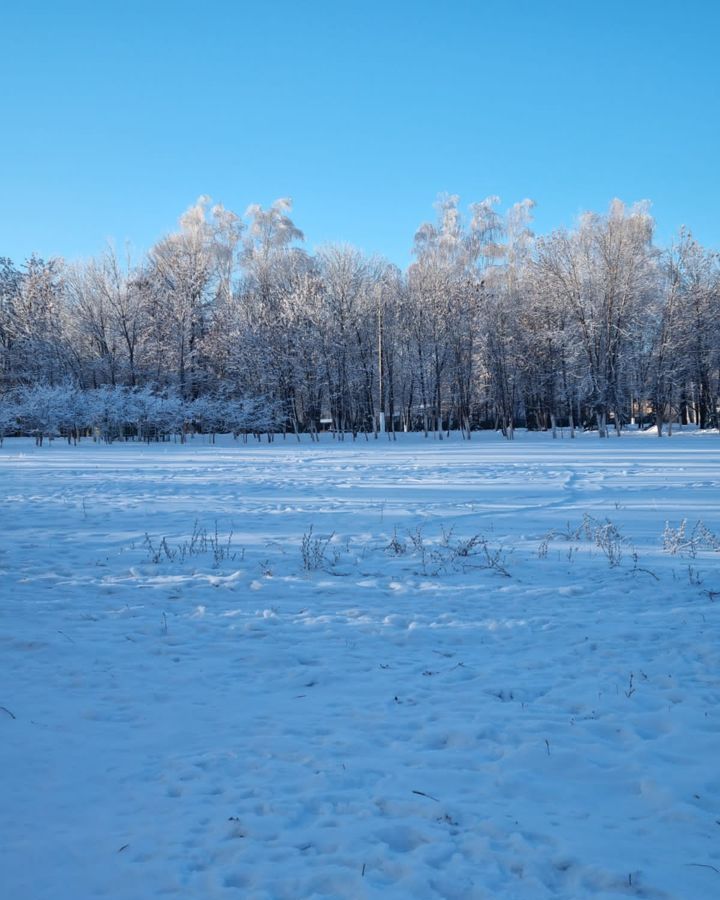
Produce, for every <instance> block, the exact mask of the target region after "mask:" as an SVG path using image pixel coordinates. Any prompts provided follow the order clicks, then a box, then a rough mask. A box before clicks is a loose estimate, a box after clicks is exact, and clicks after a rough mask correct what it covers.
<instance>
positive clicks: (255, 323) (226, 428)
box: [0, 195, 720, 443]
mask: <svg viewBox="0 0 720 900" xmlns="http://www.w3.org/2000/svg"><path fill="white" fill-rule="evenodd" d="M533 207H534V203H533V202H532V201H530V200H523V201H522V202H519V203H516V204H514V205H512V206H511V207H509V208H508V209H506V210H505V211H501V209H500V201H499V199H498V198H497V197H489V198H487V199H485V200H483V201H481V202H478V203H473V204H471V205H470V206H469V208H468V211H467V213H466V214H464V213H463V211H462V209H461V207H460V202H459V198H458V197H457V196H448V195H444V196H442V197H441V198H440V199H439V200H438V202H437V204H436V211H437V215H436V219H435V221H434V222H429V223H425V224H423V225H421V226H420V228H419V229H418V230H417V232H416V234H415V236H414V242H413V262H412V263H411V265H409V267H408V268H407V270H406V271H401V270H400V269H399V268H398V267H397V266H395V265H393V264H391V263H389V262H387V261H386V260H384V259H382V258H378V257H374V256H368V255H365V254H363V253H362V252H360V251H359V250H357V249H354V248H353V247H350V246H348V245H342V244H340V245H330V246H325V247H321V248H320V249H318V250H317V251H316V252H314V253H310V252H307V251H306V250H305V249H303V241H304V238H303V233H302V231H301V230H300V229H299V228H298V227H297V226H296V224H295V222H294V221H293V219H292V217H291V216H292V205H291V202H290V201H289V200H278V201H276V202H275V203H273V204H272V205H271V206H269V207H268V208H262V207H261V206H259V205H252V206H250V207H249V208H248V209H247V211H246V212H245V214H244V215H242V216H241V215H238V214H236V213H233V212H231V211H230V210H228V209H226V208H224V207H223V206H222V205H219V204H216V205H213V204H212V202H211V201H210V199H209V198H207V197H200V198H199V199H198V201H197V202H196V203H195V204H194V205H192V206H191V207H190V208H189V209H188V210H187V211H186V212H185V213H184V214H183V215H182V217H181V218H180V220H179V226H178V228H177V231H176V232H175V233H172V234H169V235H167V236H166V237H164V238H162V239H161V240H160V241H158V243H156V244H155V245H154V246H153V247H152V248H151V249H150V250H149V251H148V252H147V253H146V254H145V255H144V256H143V258H142V259H140V260H139V261H135V260H133V259H131V258H130V256H129V253H127V252H126V253H121V252H119V251H118V250H117V249H116V248H114V247H112V246H109V247H108V249H107V250H106V251H105V252H104V253H103V254H102V255H101V256H99V257H97V258H94V259H90V260H88V261H84V262H65V261H63V260H61V259H48V260H44V259H42V258H40V257H39V256H32V257H31V258H30V259H28V260H27V261H25V262H24V263H23V264H22V265H16V264H15V263H14V262H12V261H11V260H9V259H7V258H0V439H2V437H3V436H8V435H13V434H25V435H34V436H35V438H36V440H37V442H38V443H42V441H43V440H44V439H45V438H49V437H54V436H56V435H62V436H64V437H66V438H67V439H68V440H78V439H79V438H81V437H82V436H83V435H89V434H94V435H95V436H96V437H99V438H101V439H104V440H107V441H112V440H116V439H141V440H155V439H164V438H167V437H169V436H173V435H174V436H180V438H181V439H184V437H185V436H186V435H187V434H189V433H192V432H203V433H207V434H210V435H214V434H215V433H218V432H233V433H234V434H235V435H236V436H238V435H245V436H247V435H253V434H254V435H256V436H259V435H260V434H266V435H267V436H268V439H272V436H273V435H276V434H296V435H298V436H299V435H301V434H309V435H310V436H312V437H313V438H314V437H316V436H317V435H318V434H319V433H320V432H321V431H332V432H333V433H334V434H335V435H336V436H338V437H345V436H346V435H352V436H354V437H356V436H358V435H360V434H365V435H373V434H374V435H377V434H378V433H382V432H384V433H387V434H388V435H389V436H390V437H391V438H392V437H393V436H394V435H395V434H396V433H397V432H399V431H420V432H424V433H425V434H426V435H430V434H433V435H435V436H437V437H442V435H443V434H444V433H447V432H449V431H451V430H457V431H460V432H462V434H463V435H464V436H465V437H468V438H469V437H470V435H471V433H472V432H473V431H474V430H476V429H488V428H491V429H497V430H499V431H501V432H502V434H503V435H504V436H505V437H507V438H508V439H511V438H512V437H513V433H514V431H515V429H516V428H518V427H525V428H529V429H534V430H548V431H552V433H553V435H554V436H555V435H556V434H557V433H558V429H560V428H563V429H567V430H568V431H569V434H570V435H571V436H574V434H575V432H576V429H592V430H595V431H596V432H597V434H598V435H599V436H600V437H601V438H602V437H607V436H608V434H609V433H610V432H611V431H615V432H616V433H617V434H620V432H621V430H622V428H623V427H624V426H625V425H627V424H629V423H633V424H635V425H637V426H639V427H656V428H657V433H658V435H660V436H662V435H663V433H668V432H670V433H671V430H672V427H673V424H674V423H681V424H694V425H697V426H698V427H700V428H703V429H706V428H717V427H718V425H719V424H720V423H719V421H718V414H719V409H720V315H718V311H719V308H720V303H719V300H720V264H719V261H718V254H717V253H716V252H715V251H714V250H711V249H706V248H704V247H702V246H700V245H699V244H698V243H697V242H696V241H695V240H694V239H693V237H692V234H691V232H690V231H689V230H687V229H683V230H681V231H680V233H679V234H678V235H677V237H676V239H675V240H673V242H672V243H671V245H670V246H668V247H660V246H658V245H657V244H656V242H655V240H654V222H653V219H652V217H651V215H650V212H649V205H648V204H647V203H645V202H643V203H638V204H635V205H633V206H625V205H624V204H623V203H622V202H620V201H618V200H614V201H613V202H612V203H611V204H610V206H609V209H608V210H607V212H605V213H592V212H590V213H586V214H584V215H582V216H581V217H580V218H579V219H578V221H577V223H576V224H575V226H574V227H573V228H572V229H558V230H556V231H554V232H552V233H550V234H548V235H545V236H541V237H538V236H535V235H534V234H533V231H532V213H533Z"/></svg>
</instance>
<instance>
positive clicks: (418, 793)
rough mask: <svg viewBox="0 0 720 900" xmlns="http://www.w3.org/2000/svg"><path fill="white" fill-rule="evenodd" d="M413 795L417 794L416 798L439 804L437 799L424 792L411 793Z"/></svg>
mask: <svg viewBox="0 0 720 900" xmlns="http://www.w3.org/2000/svg"><path fill="white" fill-rule="evenodd" d="M413 794H417V795H418V797H427V798H428V800H434V801H435V802H436V803H439V802H440V801H439V800H438V798H437V797H433V796H432V794H426V793H425V791H413Z"/></svg>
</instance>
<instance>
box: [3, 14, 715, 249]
mask: <svg viewBox="0 0 720 900" xmlns="http://www.w3.org/2000/svg"><path fill="white" fill-rule="evenodd" d="M719 39H720V2H717V0H684V2H682V3H679V2H672V3H671V2H666V0H624V2H617V0H604V2H602V3H601V2H592V3H591V2H585V0H574V2H566V0H557V2H555V0H534V2H529V0H515V2H504V0H494V2H486V0H476V2H470V0H468V2H457V0H445V2H441V0H433V2H427V0H416V2H412V3H406V2H392V0H384V2H376V0H364V2H352V0H348V2H342V0H335V2H326V0H308V2H305V3H300V2H297V0H295V2H286V0H273V2H254V3H245V2H240V0H238V2H230V0H224V2H220V0H203V2H198V0H195V2H191V3H190V2H186V0H173V2H165V0H147V2H144V3H142V2H138V0H124V2H121V3H120V2H115V0H93V2H64V0H53V2H50V0H46V2H37V0H36V2H33V0H23V2H20V0H17V2H14V3H10V2H8V3H5V4H3V9H2V16H1V18H0V96H1V97H2V123H3V124H2V129H1V131H0V174H1V176H2V190H1V191H0V256H2V255H7V256H10V257H12V258H13V259H15V260H16V261H17V262H20V261H21V260H22V259H23V258H24V257H25V256H27V255H28V254H29V253H30V252H31V251H33V250H36V251H38V252H39V253H40V254H41V255H43V256H46V257H47V256H51V255H62V256H65V257H67V258H71V259H72V258H77V257H87V256H90V255H92V254H95V253H97V252H99V251H101V250H102V249H103V247H104V245H105V243H106V241H107V239H108V238H114V239H115V240H116V241H117V242H118V244H122V242H123V241H125V240H127V239H129V240H131V241H132V242H133V244H134V245H135V247H136V248H137V250H138V252H139V251H142V250H145V249H147V248H148V247H149V246H150V245H151V244H152V243H153V241H155V240H156V239H158V238H159V237H160V236H161V235H162V234H164V233H166V232H167V231H169V230H171V229H172V228H173V227H174V226H175V223H176V221H177V217H178V216H179V214H180V213H181V212H182V211H183V210H184V209H185V208H186V207H187V206H188V205H189V204H190V203H191V202H192V201H193V200H194V199H195V198H196V197H197V196H198V195H199V194H201V193H205V194H210V195H211V196H212V197H213V199H214V200H217V201H221V202H223V203H224V204H225V205H226V206H227V207H229V208H231V209H234V210H236V211H237V212H243V211H244V210H245V207H246V206H247V205H248V204H249V203H251V202H259V203H262V204H267V203H270V202H271V201H272V200H274V199H275V198H276V197H280V196H291V197H292V198H293V199H294V202H295V213H294V215H295V219H296V222H297V224H298V225H299V227H300V228H302V229H303V230H304V231H305V234H306V236H307V245H308V247H309V248H310V249H312V248H313V247H315V246H317V245H318V244H321V243H323V242H327V241H348V242H350V243H353V244H355V245H357V246H359V247H361V248H363V249H364V250H366V251H369V252H379V253H382V254H383V255H385V256H387V257H388V258H390V259H391V260H393V261H394V262H397V263H398V264H400V265H405V264H406V263H407V262H408V261H409V258H410V253H409V251H410V246H411V243H412V237H413V234H414V231H415V229H416V228H417V226H418V225H419V224H420V222H422V221H423V220H425V219H428V218H431V217H432V216H433V208H432V204H433V202H434V200H435V197H436V195H437V194H438V193H439V192H442V191H447V192H451V193H458V194H460V196H461V199H462V202H463V204H467V203H469V202H471V201H473V200H479V199H482V198H483V197H485V196H487V195H488V194H499V195H500V196H501V197H502V200H503V202H504V203H505V204H509V203H511V202H513V201H515V200H520V199H522V198H523V197H527V196H529V197H532V198H533V199H535V200H536V201H537V203H538V207H537V211H536V212H537V218H536V229H537V230H538V231H539V232H544V231H548V230H550V229H552V228H553V227H556V226H558V225H562V224H567V225H569V224H571V223H572V222H573V220H574V218H575V216H576V215H577V214H578V213H579V212H580V211H582V210H584V209H604V208H605V207H606V206H607V204H608V202H609V201H610V199H611V198H612V197H614V196H618V197H620V198H622V199H624V200H626V201H632V200H637V199H645V198H647V199H650V200H652V201H653V211H654V213H655V216H656V219H657V223H658V236H659V238H660V239H661V240H662V241H667V240H669V238H670V236H671V235H672V233H673V231H674V230H675V229H676V228H677V227H678V226H680V225H681V224H683V223H685V224H687V225H689V226H690V227H691V228H692V230H693V232H694V233H695V235H696V237H697V238H698V239H699V240H700V241H702V242H703V243H706V244H709V245H713V246H716V247H720V177H719V172H718V167H719V166H720V114H719V113H720V102H719V101H720V96H719V95H720V62H719V60H720V53H719V52H718V41H719Z"/></svg>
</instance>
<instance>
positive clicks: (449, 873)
mask: <svg viewBox="0 0 720 900" xmlns="http://www.w3.org/2000/svg"><path fill="white" fill-rule="evenodd" d="M0 509H1V510H2V521H3V525H4V528H3V537H2V540H1V543H0V575H1V576H2V578H1V580H0V592H1V593H2V602H1V603H0V617H1V618H0V629H1V630H0V640H1V641H2V643H1V645H0V772H1V773H2V775H1V778H2V785H1V793H0V796H1V797H2V803H1V804H0V827H1V829H2V836H3V840H2V847H1V849H0V894H1V895H2V896H3V897H7V898H12V900H50V898H52V900H66V898H67V900H86V898H95V897H108V898H113V900H115V898H117V900H139V898H146V897H148V898H149V897H163V896H168V897H186V898H225V897H232V896H237V897H242V898H258V900H260V898H267V900H275V898H287V900H298V898H311V897H318V898H319V897H337V898H356V897H357V898H364V897H398V898H405V897H407V898H419V900H422V898H458V900H460V898H461V900H466V898H498V897H502V898H505V897H507V898H510V897H513V898H546V897H547V898H549V897H562V898H581V897H593V898H596V897H597V898H600V897H603V898H610V897H646V898H693V900H702V898H713V897H718V896H720V765H719V764H718V760H719V759H720V728H719V726H720V711H719V709H718V703H719V701H720V676H719V674H718V673H719V672H720V644H719V642H718V635H719V634H720V627H719V626H720V622H719V619H720V615H719V613H720V552H718V547H720V543H719V542H718V539H717V536H718V535H720V439H719V438H718V436H717V435H701V434H695V433H692V432H686V433H681V434H677V435H675V436H673V437H672V438H671V439H669V440H668V439H663V440H661V441H660V440H658V439H657V438H656V437H652V436H650V435H640V434H629V435H626V436H624V437H623V438H622V439H620V440H618V439H615V438H611V439H608V440H606V441H599V440H598V439H597V438H596V437H592V436H589V435H588V436H582V437H580V438H579V439H578V440H575V441H570V440H569V439H567V438H565V439H564V440H558V441H552V440H551V439H550V438H549V436H547V435H527V434H522V433H520V434H518V436H517V440H516V441H515V442H513V443H507V442H505V441H503V440H502V439H501V438H500V437H498V436H497V435H495V434H490V433H483V434H478V435H475V436H474V437H473V440H472V441H471V442H463V441H461V440H460V439H459V438H452V439H451V440H445V441H443V442H442V443H440V442H437V441H433V440H424V439H422V438H421V437H418V436H411V435H403V436H402V437H401V439H400V440H398V441H397V442H396V443H389V442H388V441H385V440H378V441H372V440H371V441H369V442H366V441H365V440H359V441H357V442H356V443H352V442H349V441H346V442H344V443H338V442H334V441H332V440H331V438H330V437H324V439H323V441H322V442H321V443H320V444H319V445H318V444H311V443H309V442H307V441H305V442H303V443H301V444H298V443H297V442H296V441H295V440H294V439H293V440H289V439H288V440H287V441H282V440H281V441H278V442H276V443H274V444H272V445H266V444H263V445H262V446H260V445H258V444H248V445H243V444H241V443H236V442H233V441H232V440H230V439H223V440H222V441H219V443H218V444H217V445H215V446H212V445H209V444H208V443H207V442H206V441H205V439H203V438H196V439H194V441H192V442H191V443H189V444H188V445H185V446H182V445H179V444H177V445H176V444H160V445H154V446H140V445H133V444H124V445H123V444H116V445H112V446H97V445H94V444H92V443H91V442H86V443H84V444H82V445H81V446H79V447H69V446H67V445H65V444H63V443H60V442H55V443H54V444H53V445H52V446H50V447H44V448H42V449H36V448H35V447H34V445H33V443H32V441H30V440H22V439H13V440H8V441H6V443H5V446H4V448H2V449H0ZM683 520H687V521H686V524H685V527H684V529H683V528H682V527H681V523H682V521H683ZM666 521H667V522H669V523H670V528H669V529H667V530H666V529H665V523H666ZM698 523H702V524H698ZM216 529H217V536H216ZM664 532H665V534H664Z"/></svg>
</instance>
